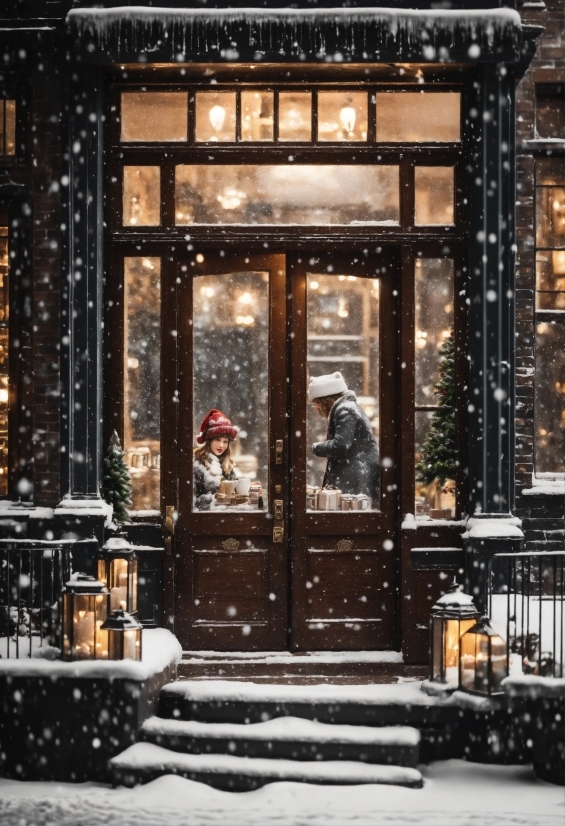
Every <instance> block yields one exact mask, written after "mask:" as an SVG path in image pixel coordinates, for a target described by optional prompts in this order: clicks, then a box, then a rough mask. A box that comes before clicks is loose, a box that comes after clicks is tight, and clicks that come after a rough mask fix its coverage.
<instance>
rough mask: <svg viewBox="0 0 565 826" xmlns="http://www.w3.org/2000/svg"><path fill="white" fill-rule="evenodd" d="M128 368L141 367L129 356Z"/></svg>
mask: <svg viewBox="0 0 565 826" xmlns="http://www.w3.org/2000/svg"><path fill="white" fill-rule="evenodd" d="M128 367H129V369H130V370H137V368H138V367H139V359H136V358H134V357H133V356H128ZM1 398H2V391H1V390H0V399H1Z"/></svg>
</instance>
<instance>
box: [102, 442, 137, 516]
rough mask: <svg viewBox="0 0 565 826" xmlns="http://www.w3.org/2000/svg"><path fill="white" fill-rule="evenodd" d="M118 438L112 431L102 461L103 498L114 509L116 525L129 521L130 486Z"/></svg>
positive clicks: (129, 478) (129, 477)
mask: <svg viewBox="0 0 565 826" xmlns="http://www.w3.org/2000/svg"><path fill="white" fill-rule="evenodd" d="M124 455H125V454H124V451H123V450H122V445H121V443H120V437H119V436H118V434H117V433H116V431H115V430H114V432H113V433H112V437H111V439H110V444H109V445H108V450H107V451H106V457H105V459H104V485H103V496H104V499H105V501H106V502H108V503H109V504H110V505H112V506H113V508H114V515H113V520H114V522H115V523H116V524H118V525H123V524H124V523H126V522H129V521H130V518H129V513H128V510H127V509H128V507H130V506H131V495H132V485H131V476H130V473H129V469H128V466H127V465H126V463H125V461H124Z"/></svg>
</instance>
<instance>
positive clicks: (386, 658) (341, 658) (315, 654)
mask: <svg viewBox="0 0 565 826" xmlns="http://www.w3.org/2000/svg"><path fill="white" fill-rule="evenodd" d="M238 660H243V661H245V662H246V663H249V662H251V663H269V664H277V665H278V664H281V665H294V664H296V663H299V664H302V663H317V664H323V663H393V664H397V663H403V662H404V658H403V656H402V651H307V652H305V653H304V654H292V653H291V652H286V651H227V652H226V651H184V652H183V662H184V663H187V662H188V663H203V662H206V663H222V662H223V663H225V662H230V663H231V662H233V661H236V662H237V661H238Z"/></svg>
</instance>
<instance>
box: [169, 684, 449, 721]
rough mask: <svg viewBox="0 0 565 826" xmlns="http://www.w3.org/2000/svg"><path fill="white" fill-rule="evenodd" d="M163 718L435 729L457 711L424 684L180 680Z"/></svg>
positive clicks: (171, 689)
mask: <svg viewBox="0 0 565 826" xmlns="http://www.w3.org/2000/svg"><path fill="white" fill-rule="evenodd" d="M159 716H160V717H169V718H173V719H180V720H202V721H205V722H210V723H212V722H216V723H220V722H232V723H259V722H264V721H265V720H270V719H272V718H275V717H286V716H288V717H302V718H305V719H309V720H318V721H320V722H324V723H343V724H350V725H369V726H386V725H392V726H397V725H413V726H415V727H418V728H421V727H422V726H424V727H430V726H431V727H435V726H437V725H443V724H445V723H446V722H449V721H451V720H452V719H453V722H456V717H457V709H455V708H454V707H453V708H451V707H449V706H445V705H441V702H440V700H439V699H438V698H436V697H430V696H429V695H427V694H425V693H424V692H423V691H420V683H419V682H406V683H397V684H395V685H366V684H365V685H335V684H334V685H330V684H327V683H322V684H317V685H277V684H272V683H270V684H264V683H253V682H241V681H237V682H232V681H229V680H207V681H196V680H195V681H191V680H178V681H177V682H175V683H170V684H169V685H167V686H165V687H164V689H163V690H162V692H161V695H160V701H159Z"/></svg>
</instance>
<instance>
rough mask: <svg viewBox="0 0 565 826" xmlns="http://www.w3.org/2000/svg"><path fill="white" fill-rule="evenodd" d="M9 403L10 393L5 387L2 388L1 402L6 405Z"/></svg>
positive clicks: (0, 391)
mask: <svg viewBox="0 0 565 826" xmlns="http://www.w3.org/2000/svg"><path fill="white" fill-rule="evenodd" d="M7 401H8V391H7V390H6V388H5V387H0V402H4V403H6V402H7Z"/></svg>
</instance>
